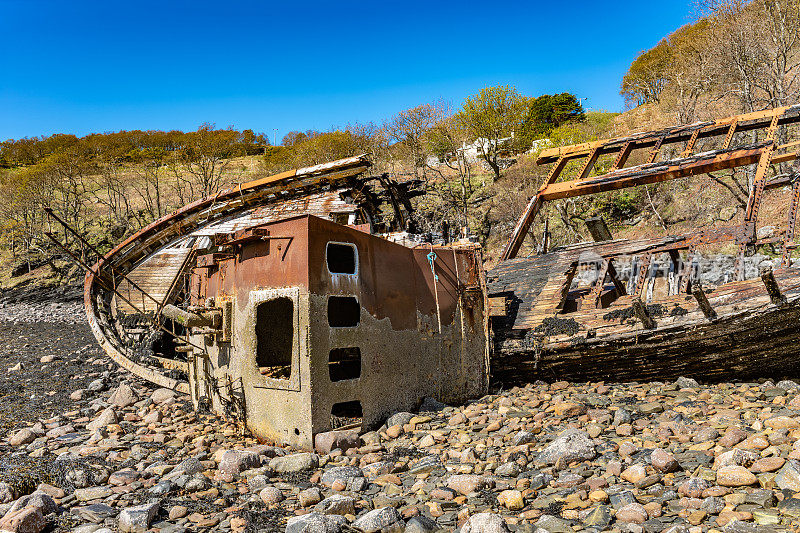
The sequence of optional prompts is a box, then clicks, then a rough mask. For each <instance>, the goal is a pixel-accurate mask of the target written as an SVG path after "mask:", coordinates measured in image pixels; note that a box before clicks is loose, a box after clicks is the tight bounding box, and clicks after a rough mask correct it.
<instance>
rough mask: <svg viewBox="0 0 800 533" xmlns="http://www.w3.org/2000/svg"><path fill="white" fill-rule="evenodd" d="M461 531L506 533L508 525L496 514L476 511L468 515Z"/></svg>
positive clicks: (467, 532)
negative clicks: (476, 512)
mask: <svg viewBox="0 0 800 533" xmlns="http://www.w3.org/2000/svg"><path fill="white" fill-rule="evenodd" d="M461 533H508V526H507V525H506V521H505V520H503V517H501V516H500V515H498V514H494V513H478V514H474V515H472V516H470V517H469V520H467V523H466V524H464V527H462V528H461Z"/></svg>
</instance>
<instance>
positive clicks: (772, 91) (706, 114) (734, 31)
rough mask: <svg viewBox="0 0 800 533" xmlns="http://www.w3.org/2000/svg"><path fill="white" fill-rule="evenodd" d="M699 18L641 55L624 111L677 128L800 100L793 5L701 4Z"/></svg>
mask: <svg viewBox="0 0 800 533" xmlns="http://www.w3.org/2000/svg"><path fill="white" fill-rule="evenodd" d="M698 6H699V13H698V15H699V18H698V19H697V20H696V21H695V22H694V23H692V24H687V25H686V26H683V27H682V28H679V29H678V30H677V31H675V32H673V33H672V34H670V35H669V36H668V37H666V38H664V39H662V40H661V41H660V42H659V43H658V44H657V45H656V46H654V47H653V48H651V49H649V50H646V51H644V52H642V53H641V54H640V55H639V56H638V57H637V58H636V59H635V60H634V61H633V63H632V64H631V66H630V68H629V69H628V72H627V73H626V74H625V76H624V78H623V80H622V87H621V91H620V93H621V94H622V96H624V97H625V99H626V101H627V103H628V105H629V106H630V107H636V106H642V105H647V104H651V105H655V106H659V107H660V108H661V109H663V110H670V111H671V113H670V115H672V116H674V118H675V120H676V121H677V122H678V123H687V122H692V121H695V120H699V119H707V118H711V117H713V116H714V115H716V114H717V113H718V111H720V110H726V111H728V112H731V113H732V114H735V113H749V112H752V111H758V110H761V109H766V108H772V107H780V106H784V105H789V104H793V103H796V102H797V101H798V97H799V96H800V2H798V0H700V2H699V4H698Z"/></svg>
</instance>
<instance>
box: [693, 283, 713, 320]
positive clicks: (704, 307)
mask: <svg viewBox="0 0 800 533" xmlns="http://www.w3.org/2000/svg"><path fill="white" fill-rule="evenodd" d="M692 296H694V299H695V300H697V305H698V307H700V310H701V311H702V312H703V314H704V315H705V317H706V318H707V319H709V320H714V319H715V318H717V312H716V311H714V308H713V307H711V304H710V303H709V302H708V297H707V296H706V293H705V292H704V291H703V288H702V287H694V288H693V289H692Z"/></svg>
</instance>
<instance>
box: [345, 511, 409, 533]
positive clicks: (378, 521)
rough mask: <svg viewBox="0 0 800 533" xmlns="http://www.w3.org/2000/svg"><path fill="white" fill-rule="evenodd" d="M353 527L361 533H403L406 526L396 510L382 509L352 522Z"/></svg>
mask: <svg viewBox="0 0 800 533" xmlns="http://www.w3.org/2000/svg"><path fill="white" fill-rule="evenodd" d="M353 527H354V528H356V529H357V530H359V531H362V532H363V533H377V532H378V531H380V532H381V533H389V532H395V531H397V532H399V531H403V530H404V529H405V527H406V525H405V522H403V518H402V517H401V516H400V513H398V512H397V509H395V508H394V507H382V508H380V509H375V510H372V511H370V512H368V513H367V514H365V515H363V516H361V517H360V518H358V519H357V520H356V521H355V522H353Z"/></svg>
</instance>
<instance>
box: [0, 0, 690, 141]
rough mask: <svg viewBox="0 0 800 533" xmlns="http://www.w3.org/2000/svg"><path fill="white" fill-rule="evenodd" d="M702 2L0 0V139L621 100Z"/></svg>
mask: <svg viewBox="0 0 800 533" xmlns="http://www.w3.org/2000/svg"><path fill="white" fill-rule="evenodd" d="M692 2H693V0H662V1H658V2H642V1H641V0H636V1H633V0H617V1H610V2H593V1H572V2H564V1H561V2H556V1H552V0H549V1H542V2H539V1H528V2H514V1H494V2H491V1H483V2H470V1H459V2H452V1H449V0H438V1H437V0H434V1H430V2H419V1H416V0H406V1H402V2H389V1H382V0H372V1H369V2H348V1H338V2H336V1H329V2H302V1H294V2H292V1H282V2H274V3H273V2H269V1H237V0H228V1H221V0H216V1H206V0H195V1H192V2H184V1H173V0H161V1H160V2H153V1H150V0H135V1H119V0H105V1H102V2H101V1H92V2H89V1H82V0H73V1H67V0H62V1H58V2H56V1H45V0H0V139H7V138H19V137H23V136H34V135H49V134H53V133H75V134H77V135H84V134H87V133H91V132H105V131H117V130H131V129H164V130H169V129H181V130H191V129H196V128H197V127H198V126H199V125H200V124H201V123H203V122H212V123H215V124H216V125H217V126H218V127H225V126H228V125H233V126H234V127H236V128H239V129H245V128H252V129H253V130H255V131H257V132H266V133H268V134H269V136H270V138H272V137H273V136H274V134H275V131H274V130H275V129H277V130H278V131H277V137H278V141H280V139H281V137H282V136H283V134H285V133H286V132H288V131H290V130H305V129H318V130H325V129H328V128H331V127H333V126H344V125H346V124H347V123H348V122H353V121H360V122H368V121H375V122H378V123H379V122H380V121H381V120H383V119H384V118H386V117H389V116H391V115H392V114H394V113H396V112H398V111H400V110H403V109H406V108H409V107H412V106H414V105H417V104H420V103H424V102H429V101H432V100H435V99H438V98H445V99H447V100H450V101H452V102H453V103H454V104H455V105H458V104H459V103H460V102H461V101H462V100H463V98H464V97H466V96H468V95H470V94H473V93H475V92H477V91H478V90H480V89H481V88H482V87H485V86H487V85H498V84H511V85H514V86H516V87H517V88H518V89H519V90H520V91H521V92H522V93H524V94H528V95H539V94H545V93H555V92H562V91H569V92H572V93H574V94H576V95H577V96H579V97H588V98H589V99H588V101H586V102H584V105H586V106H587V107H589V108H592V109H605V110H612V111H619V110H621V109H622V107H623V102H622V99H621V98H620V96H619V84H620V81H621V79H622V75H623V74H624V73H625V71H626V70H627V67H628V65H629V64H630V62H631V60H632V59H633V58H634V57H636V55H637V53H639V52H640V51H641V50H644V49H647V48H650V47H651V46H653V45H655V44H656V43H657V42H658V40H659V39H661V38H662V37H663V36H665V35H666V34H668V33H669V32H671V31H673V30H675V29H676V28H678V27H679V26H681V25H683V24H685V23H687V22H689V21H690V13H691V10H692V7H691V5H692Z"/></svg>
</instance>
